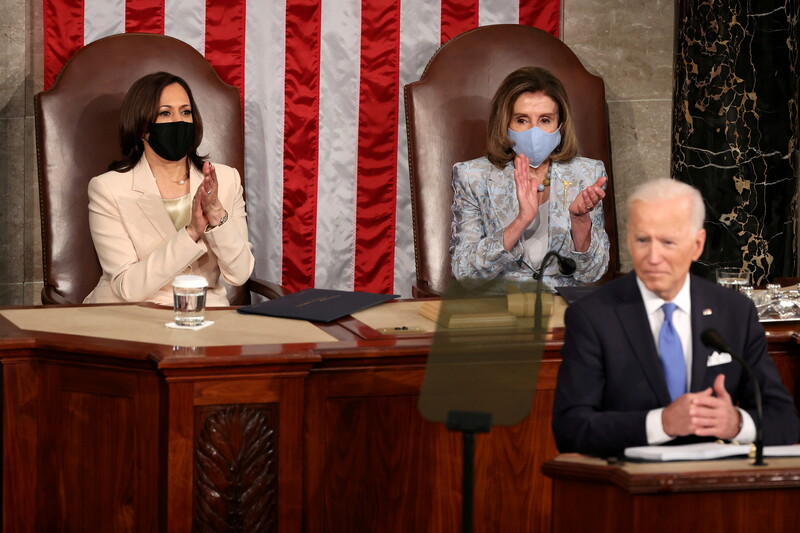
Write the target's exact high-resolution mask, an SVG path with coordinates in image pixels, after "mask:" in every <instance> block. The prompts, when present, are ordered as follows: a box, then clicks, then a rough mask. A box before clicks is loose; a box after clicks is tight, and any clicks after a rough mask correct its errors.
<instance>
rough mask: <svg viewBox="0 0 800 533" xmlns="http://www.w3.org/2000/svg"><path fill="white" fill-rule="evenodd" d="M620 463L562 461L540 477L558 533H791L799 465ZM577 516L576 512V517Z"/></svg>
mask: <svg viewBox="0 0 800 533" xmlns="http://www.w3.org/2000/svg"><path fill="white" fill-rule="evenodd" d="M751 463H752V460H750V459H726V460H720V461H699V462H674V463H623V464H618V465H609V464H607V463H606V462H605V461H604V460H602V459H597V458H592V457H586V456H581V455H577V454H564V455H559V456H558V457H556V458H554V459H551V460H549V461H547V462H546V463H545V464H544V466H543V470H544V471H545V472H546V473H547V475H549V476H551V477H552V478H553V480H554V482H553V532H554V533H570V532H573V531H592V532H596V533H606V532H607V533H637V532H640V531H647V532H649V533H674V532H676V531H703V532H709V533H761V532H765V531H769V532H770V533H794V532H796V531H797V529H798V524H800V506H798V505H797V502H798V501H799V499H800V458H796V457H795V458H768V460H767V465H766V466H758V467H757V466H752V464H751ZM578 509H579V510H580V512H576V510H578Z"/></svg>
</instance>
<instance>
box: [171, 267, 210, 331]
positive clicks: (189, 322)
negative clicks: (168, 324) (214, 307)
mask: <svg viewBox="0 0 800 533" xmlns="http://www.w3.org/2000/svg"><path fill="white" fill-rule="evenodd" d="M207 290H208V282H207V281H206V278H204V277H203V276H177V277H176V278H175V279H174V280H173V281H172V295H173V300H174V303H175V307H174V309H175V324H177V325H179V326H199V325H200V324H202V323H203V320H205V311H206V291H207Z"/></svg>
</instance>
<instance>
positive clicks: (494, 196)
mask: <svg viewBox="0 0 800 533" xmlns="http://www.w3.org/2000/svg"><path fill="white" fill-rule="evenodd" d="M509 168H511V169H512V174H510V175H508V173H507V172H506V171H507V170H508V169H509ZM513 168H514V167H513V165H512V166H511V167H509V166H506V168H505V169H503V170H498V169H497V168H496V167H494V166H492V171H491V172H490V173H489V179H488V180H487V188H488V191H489V199H488V200H489V207H490V209H491V213H490V216H491V217H492V218H493V219H495V221H496V222H495V224H496V227H498V228H507V227H508V226H509V224H511V222H513V221H514V218H515V217H516V216H517V213H519V202H518V200H517V194H516V188H515V187H514V176H513Z"/></svg>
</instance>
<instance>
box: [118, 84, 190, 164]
mask: <svg viewBox="0 0 800 533" xmlns="http://www.w3.org/2000/svg"><path fill="white" fill-rule="evenodd" d="M173 83H177V84H178V85H180V86H181V87H183V90H185V91H186V94H187V95H189V104H190V105H191V106H192V122H193V123H194V142H193V143H192V146H191V148H189V154H188V157H189V161H191V162H192V164H193V165H194V166H195V167H196V168H197V169H198V170H202V169H203V159H204V157H201V156H199V155H197V147H198V146H200V141H202V140H203V119H202V118H201V117H200V110H199V109H198V108H197V104H196V103H195V101H194V97H193V96H192V90H191V89H190V88H189V84H188V83H186V81H185V80H184V79H183V78H181V77H179V76H175V75H174V74H170V73H169V72H155V73H153V74H148V75H147V76H143V77H141V78H139V79H138V80H136V81H135V82H134V83H133V85H131V88H130V89H128V93H127V94H126V95H125V99H124V100H123V101H122V109H121V110H120V113H119V146H120V149H121V150H122V159H120V160H119V161H114V162H113V163H111V165H109V169H110V170H116V171H117V172H126V171H128V170H131V169H132V168H133V167H135V166H136V164H137V163H138V162H139V160H140V159H141V158H142V154H144V141H143V140H142V137H144V134H145V133H147V130H148V129H149V128H150V124H152V123H153V122H155V121H156V118H157V117H158V109H159V107H160V104H161V93H162V92H163V90H164V88H165V87H167V86H169V85H172V84H173Z"/></svg>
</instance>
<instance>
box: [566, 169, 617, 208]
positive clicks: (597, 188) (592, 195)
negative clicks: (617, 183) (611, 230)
mask: <svg viewBox="0 0 800 533" xmlns="http://www.w3.org/2000/svg"><path fill="white" fill-rule="evenodd" d="M607 181H608V177H607V176H601V177H600V179H598V180H597V181H596V182H594V184H593V185H589V186H588V187H586V188H585V189H584V190H582V191H581V192H580V193H579V194H578V196H576V197H575V199H574V200H573V201H572V203H571V204H569V214H570V215H572V216H574V217H582V216H584V215H588V214H589V213H591V211H592V209H594V208H595V207H596V206H597V204H599V203H600V202H601V201H603V198H605V196H606V192H605V191H604V190H603V186H604V185H605V184H606V182H607Z"/></svg>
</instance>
